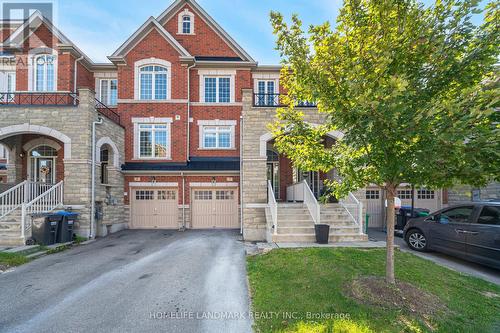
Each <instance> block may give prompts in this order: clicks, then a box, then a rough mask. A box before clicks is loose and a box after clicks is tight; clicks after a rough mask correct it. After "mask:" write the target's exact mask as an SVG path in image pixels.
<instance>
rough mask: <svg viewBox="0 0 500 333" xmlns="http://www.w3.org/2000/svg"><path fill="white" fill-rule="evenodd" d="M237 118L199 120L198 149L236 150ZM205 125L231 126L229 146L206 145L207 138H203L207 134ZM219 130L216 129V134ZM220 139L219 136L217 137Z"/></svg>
mask: <svg viewBox="0 0 500 333" xmlns="http://www.w3.org/2000/svg"><path fill="white" fill-rule="evenodd" d="M236 124H237V121H236V120H219V119H215V120H198V138H199V141H198V149H202V150H234V149H235V148H236V135H235V129H236ZM205 127H217V128H218V127H230V129H231V132H230V134H229V135H230V138H229V140H230V146H229V147H205V140H203V136H204V134H205ZM218 133H219V131H216V135H217V134H218ZM216 141H218V138H217V139H216Z"/></svg>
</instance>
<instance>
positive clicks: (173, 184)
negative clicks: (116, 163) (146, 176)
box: [128, 182, 179, 188]
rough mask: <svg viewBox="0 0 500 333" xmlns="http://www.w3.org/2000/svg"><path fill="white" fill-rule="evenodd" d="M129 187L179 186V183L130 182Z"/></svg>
mask: <svg viewBox="0 0 500 333" xmlns="http://www.w3.org/2000/svg"><path fill="white" fill-rule="evenodd" d="M128 186H129V187H176V188H177V187H179V183H161V182H149V183H148V182H130V183H128Z"/></svg>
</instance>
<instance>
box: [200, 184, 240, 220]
mask: <svg viewBox="0 0 500 333" xmlns="http://www.w3.org/2000/svg"><path fill="white" fill-rule="evenodd" d="M191 198H192V213H191V216H192V228H193V229H214V228H216V229H237V228H239V221H238V190H237V189H232V188H231V189H224V188H222V189H221V188H218V189H193V191H192V196H191Z"/></svg>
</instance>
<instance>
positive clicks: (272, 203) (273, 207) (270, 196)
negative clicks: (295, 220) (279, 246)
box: [267, 180, 278, 235]
mask: <svg viewBox="0 0 500 333" xmlns="http://www.w3.org/2000/svg"><path fill="white" fill-rule="evenodd" d="M267 204H268V206H269V210H270V211H271V220H272V223H273V226H272V227H273V229H274V230H273V233H274V234H275V235H277V234H278V203H277V202H276V197H275V196H274V191H273V185H272V184H271V181H270V180H269V181H268V182H267Z"/></svg>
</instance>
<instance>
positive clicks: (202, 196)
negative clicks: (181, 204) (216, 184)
mask: <svg viewBox="0 0 500 333" xmlns="http://www.w3.org/2000/svg"><path fill="white" fill-rule="evenodd" d="M194 199H195V200H212V191H194Z"/></svg>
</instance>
